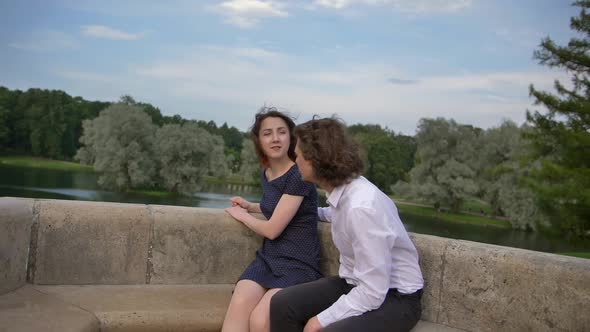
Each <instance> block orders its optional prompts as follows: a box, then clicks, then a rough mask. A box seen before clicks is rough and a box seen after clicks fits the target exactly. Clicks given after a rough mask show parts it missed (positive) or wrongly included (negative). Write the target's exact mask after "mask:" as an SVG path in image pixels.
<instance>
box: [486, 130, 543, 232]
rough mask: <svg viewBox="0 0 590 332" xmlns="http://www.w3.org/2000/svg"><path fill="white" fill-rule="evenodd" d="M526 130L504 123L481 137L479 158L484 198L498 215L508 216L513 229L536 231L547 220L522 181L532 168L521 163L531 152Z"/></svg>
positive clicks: (532, 194)
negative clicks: (524, 133) (526, 138)
mask: <svg viewBox="0 0 590 332" xmlns="http://www.w3.org/2000/svg"><path fill="white" fill-rule="evenodd" d="M524 130H526V128H523V129H521V128H519V127H518V126H517V125H516V124H515V123H514V122H511V121H504V122H503V123H502V124H501V125H500V126H499V127H496V128H490V129H488V130H486V131H485V132H484V133H483V134H482V135H480V139H481V141H480V144H479V147H480V148H479V149H478V151H476V153H477V156H475V157H476V158H475V161H476V165H477V166H476V167H477V169H478V174H479V175H478V177H477V181H478V183H479V187H480V190H481V192H480V197H481V198H483V199H484V200H485V201H486V202H488V203H489V204H490V206H491V207H492V211H493V213H494V214H495V215H498V216H506V217H507V218H508V219H509V220H510V222H511V223H512V226H513V228H519V229H536V228H537V225H538V224H545V222H546V220H545V217H544V216H543V214H542V212H541V211H540V209H539V208H538V206H537V204H536V202H535V195H534V193H533V192H532V191H531V190H530V188H528V187H527V186H525V185H523V183H522V182H523V181H522V178H523V177H524V176H525V175H526V174H527V172H529V171H530V170H531V165H528V164H524V165H523V163H522V162H521V160H522V159H523V158H524V156H525V154H526V151H527V150H528V149H529V145H528V142H526V141H525V140H524V139H523V135H522V134H523V132H524Z"/></svg>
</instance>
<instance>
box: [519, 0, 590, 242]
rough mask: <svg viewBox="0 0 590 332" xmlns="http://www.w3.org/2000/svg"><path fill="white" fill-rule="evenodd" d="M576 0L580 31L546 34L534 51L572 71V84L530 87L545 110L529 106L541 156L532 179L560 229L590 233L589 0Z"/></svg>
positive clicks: (575, 24) (535, 144)
mask: <svg viewBox="0 0 590 332" xmlns="http://www.w3.org/2000/svg"><path fill="white" fill-rule="evenodd" d="M574 5H575V6H578V7H580V8H581V11H580V14H579V16H577V17H572V19H571V23H570V27H571V29H573V30H574V31H576V32H578V33H579V37H577V38H572V39H570V41H569V42H568V44H567V46H559V45H557V44H555V42H554V41H553V40H551V39H550V38H549V37H546V38H544V39H543V40H542V41H541V44H540V46H539V49H538V50H536V51H535V53H534V58H535V59H537V60H539V62H540V64H542V65H546V66H549V67H552V68H560V69H564V70H566V72H568V73H570V74H571V81H572V86H571V87H566V86H565V85H563V84H562V83H560V82H559V81H555V93H551V92H544V91H539V90H537V89H535V87H534V86H533V85H531V87H530V94H531V96H532V97H533V98H534V99H535V104H536V105H539V106H544V108H545V109H546V111H545V112H543V113H541V112H540V111H535V112H530V111H527V120H528V122H529V123H530V124H531V126H532V131H531V133H530V134H528V135H527V138H528V139H529V140H530V141H531V143H532V145H533V147H534V154H533V155H532V156H531V158H533V159H538V160H539V161H540V167H538V168H537V169H535V170H534V171H533V172H531V176H530V179H529V184H530V186H531V188H532V189H533V190H534V191H535V192H536V194H537V198H538V201H539V204H540V207H541V208H542V209H543V211H544V212H545V213H547V215H548V216H549V217H550V221H551V224H552V225H553V226H554V228H555V229H556V230H558V231H560V232H562V233H566V234H573V235H577V236H590V77H589V74H590V14H589V13H588V12H587V9H588V8H590V1H587V0H586V1H576V2H575V3H574Z"/></svg>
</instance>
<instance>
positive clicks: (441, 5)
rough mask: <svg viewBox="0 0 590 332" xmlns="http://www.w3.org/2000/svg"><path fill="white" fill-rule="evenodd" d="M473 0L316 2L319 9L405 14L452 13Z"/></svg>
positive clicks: (345, 0)
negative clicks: (362, 8) (387, 10)
mask: <svg viewBox="0 0 590 332" xmlns="http://www.w3.org/2000/svg"><path fill="white" fill-rule="evenodd" d="M471 2H472V0H314V2H313V4H314V5H315V6H317V7H323V8H329V9H344V8H347V7H351V6H353V5H369V6H371V5H377V6H388V7H391V8H393V9H394V10H397V11H400V12H405V13H415V14H421V13H433V12H434V13H450V12H456V11H459V10H462V9H464V8H467V7H469V6H470V5H471Z"/></svg>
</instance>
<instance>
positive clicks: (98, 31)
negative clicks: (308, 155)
mask: <svg viewBox="0 0 590 332" xmlns="http://www.w3.org/2000/svg"><path fill="white" fill-rule="evenodd" d="M578 13H579V9H578V8H577V7H572V6H571V2H570V1H567V0H517V1H515V0H309V1H303V0H290V1H279V0H273V1H266V0H228V1H209V0H201V1H188V0H170V1H163V0H162V1H155V0H101V1H98V0H94V1H89V0H50V1H48V0H0V86H5V87H7V88H9V89H12V90H14V89H19V90H26V89H29V88H42V89H58V90H63V91H65V92H66V93H68V94H70V95H72V96H81V97H83V98H84V99H87V100H100V101H117V100H118V99H119V98H120V97H121V96H122V95H131V96H132V97H133V98H135V100H137V101H141V102H146V103H151V104H152V105H154V106H155V107H158V108H159V109H160V110H161V112H162V113H163V114H164V115H174V114H179V115H181V116H182V117H183V118H186V119H195V120H205V121H209V120H213V121H215V122H216V123H217V124H218V125H221V124H223V123H227V124H228V125H229V126H235V127H237V128H238V129H240V130H242V131H246V130H247V129H248V128H249V126H250V125H251V124H252V121H253V118H254V114H255V113H256V111H257V110H258V109H259V108H260V107H262V106H275V107H277V108H279V109H280V110H282V111H286V112H288V113H289V114H291V115H292V116H293V117H294V118H295V120H296V122H297V123H301V122H304V121H307V120H309V119H311V118H312V117H313V116H314V115H319V116H320V117H325V116H332V115H334V114H335V115H337V116H338V117H340V118H342V119H343V120H344V121H345V122H346V123H347V124H349V125H352V124H356V123H362V124H379V125H381V126H383V127H387V128H389V129H390V130H393V131H395V132H396V133H403V134H407V135H414V134H415V133H416V128H417V125H418V122H419V120H420V119H421V118H436V117H443V118H446V119H454V120H455V121H457V122H458V123H462V124H471V125H474V126H477V127H481V128H491V127H495V126H498V125H500V123H501V122H502V121H503V120H512V121H514V122H516V123H517V124H521V123H523V122H524V120H525V114H526V111H527V110H539V109H540V108H539V106H535V105H533V100H532V98H531V97H530V96H529V85H530V84H534V86H535V87H536V88H539V89H543V90H550V91H551V90H552V89H553V88H552V86H553V82H554V80H556V79H558V80H560V81H561V82H567V81H569V76H568V75H567V73H565V72H563V71H560V70H556V69H550V68H547V67H545V66H542V65H539V64H538V61H537V60H535V59H533V52H534V50H535V49H537V48H538V45H539V43H540V41H541V39H542V38H544V37H547V36H549V37H551V38H552V39H554V40H555V41H556V42H558V43H560V44H565V43H566V42H567V41H568V40H569V39H570V38H572V37H574V36H576V35H575V34H574V33H573V32H572V31H571V30H570V28H569V22H570V18H571V17H572V16H576V15H578Z"/></svg>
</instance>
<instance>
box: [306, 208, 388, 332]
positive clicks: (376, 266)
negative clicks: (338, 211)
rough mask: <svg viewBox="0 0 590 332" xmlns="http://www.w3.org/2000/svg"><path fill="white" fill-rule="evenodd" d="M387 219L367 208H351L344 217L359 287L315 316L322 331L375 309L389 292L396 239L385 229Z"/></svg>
mask: <svg viewBox="0 0 590 332" xmlns="http://www.w3.org/2000/svg"><path fill="white" fill-rule="evenodd" d="M386 219H387V216H386V215H385V214H384V213H376V211H375V210H374V209H370V208H354V209H351V211H350V213H349V214H348V215H347V220H346V228H345V230H346V232H347V233H348V234H349V236H350V238H351V241H352V243H351V244H352V248H353V252H354V268H353V275H354V278H355V279H356V280H358V281H359V284H358V285H357V286H356V287H354V288H353V289H352V290H351V291H350V292H349V293H348V294H346V295H342V296H341V297H340V298H339V299H338V300H337V301H336V302H334V304H333V305H332V306H330V307H328V308H327V309H326V310H324V311H322V312H321V313H320V314H318V316H317V317H318V320H319V321H320V324H321V325H322V326H323V327H326V326H328V325H330V324H332V323H334V322H336V321H339V320H342V319H345V318H348V317H352V316H358V315H361V314H363V313H365V312H367V311H371V310H375V309H377V308H379V307H380V306H381V305H382V304H383V301H384V300H385V296H386V295H387V292H388V291H389V281H390V280H389V279H390V271H391V268H392V257H391V255H392V253H391V250H392V248H393V244H394V242H395V239H396V235H395V234H394V233H393V232H392V231H391V230H390V229H388V228H387V227H386V224H385V223H386V222H387V220H386Z"/></svg>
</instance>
